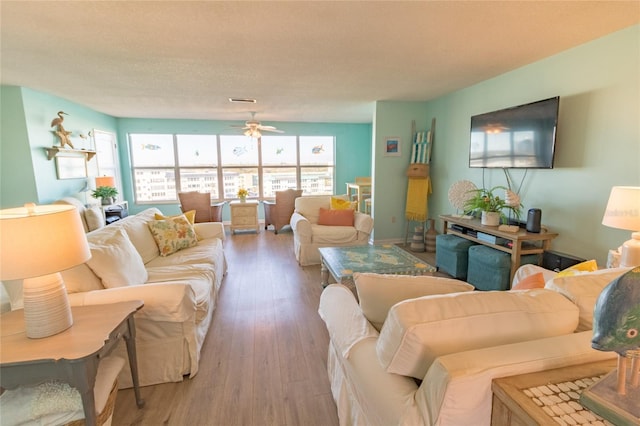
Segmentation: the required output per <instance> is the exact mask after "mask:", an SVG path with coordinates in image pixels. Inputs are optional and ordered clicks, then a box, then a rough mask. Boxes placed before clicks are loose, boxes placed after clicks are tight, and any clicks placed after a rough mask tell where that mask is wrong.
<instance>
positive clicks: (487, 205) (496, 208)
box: [464, 186, 520, 226]
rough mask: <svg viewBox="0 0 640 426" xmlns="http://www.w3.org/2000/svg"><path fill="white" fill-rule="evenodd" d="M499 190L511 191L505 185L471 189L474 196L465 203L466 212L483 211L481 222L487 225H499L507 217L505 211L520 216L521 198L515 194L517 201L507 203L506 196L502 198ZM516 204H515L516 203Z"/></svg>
mask: <svg viewBox="0 0 640 426" xmlns="http://www.w3.org/2000/svg"><path fill="white" fill-rule="evenodd" d="M498 190H503V191H505V192H506V191H510V190H509V188H506V187H504V186H495V187H493V188H491V189H486V188H481V189H474V190H472V191H469V192H470V193H471V194H472V196H471V197H470V198H469V199H468V200H467V201H466V203H465V204H464V210H465V211H466V212H481V213H482V218H481V223H482V224H483V225H487V226H498V225H499V224H500V222H501V221H503V220H504V219H506V218H507V216H506V215H505V214H504V211H505V210H506V211H509V212H512V213H513V214H514V216H515V217H516V218H520V200H519V199H518V197H517V196H516V195H515V194H514V195H513V196H515V203H514V202H512V203H509V204H508V203H507V200H506V197H505V198H504V199H503V198H500V196H499V195H496V194H495V192H496V191H498ZM514 204H515V205H514Z"/></svg>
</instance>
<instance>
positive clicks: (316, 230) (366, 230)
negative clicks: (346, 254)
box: [291, 195, 373, 266]
mask: <svg viewBox="0 0 640 426" xmlns="http://www.w3.org/2000/svg"><path fill="white" fill-rule="evenodd" d="M331 197H332V196H331V195H310V196H303V197H298V198H296V201H295V211H294V213H293V216H291V229H292V230H293V249H294V252H295V255H296V260H297V261H298V263H299V264H300V266H307V265H317V264H319V263H320V252H319V251H318V249H319V248H321V247H346V246H358V245H365V244H368V243H369V236H370V235H371V232H372V231H373V219H372V218H371V216H369V215H368V214H364V213H361V212H357V211H356V212H354V224H353V226H328V225H319V224H318V218H319V216H320V208H324V209H330V208H331Z"/></svg>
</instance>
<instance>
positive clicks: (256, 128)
mask: <svg viewBox="0 0 640 426" xmlns="http://www.w3.org/2000/svg"><path fill="white" fill-rule="evenodd" d="M255 116H256V113H255V112H251V120H249V121H246V122H245V123H244V126H243V125H232V126H231V127H233V128H236V129H242V130H244V135H245V136H249V137H251V138H259V137H262V132H274V133H284V132H283V131H282V130H278V129H276V128H275V127H273V126H264V125H263V124H262V123H260V122H259V121H256V119H255Z"/></svg>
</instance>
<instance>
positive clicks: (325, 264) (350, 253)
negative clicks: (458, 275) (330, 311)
mask: <svg viewBox="0 0 640 426" xmlns="http://www.w3.org/2000/svg"><path fill="white" fill-rule="evenodd" d="M318 250H319V251H320V258H321V262H322V269H321V271H320V274H321V278H322V286H323V287H326V286H327V285H329V274H331V277H332V278H333V279H334V280H335V281H336V282H338V283H340V284H344V285H346V286H347V287H349V288H351V289H352V290H354V293H355V288H354V283H353V274H354V273H355V272H374V273H377V274H398V275H426V274H430V273H432V272H435V271H436V268H434V267H433V266H431V265H429V264H428V263H426V262H424V261H422V260H421V259H418V258H417V257H415V256H413V255H411V254H410V253H407V252H406V251H404V250H402V249H401V248H400V247H398V246H396V245H394V244H381V245H365V246H352V247H323V248H320V249H318Z"/></svg>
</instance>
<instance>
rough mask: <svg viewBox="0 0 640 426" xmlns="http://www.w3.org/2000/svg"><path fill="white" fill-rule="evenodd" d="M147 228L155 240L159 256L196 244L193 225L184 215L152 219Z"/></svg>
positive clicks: (196, 239)
mask: <svg viewBox="0 0 640 426" xmlns="http://www.w3.org/2000/svg"><path fill="white" fill-rule="evenodd" d="M149 229H150V230H151V234H153V238H154V239H155V240H156V244H157V245H158V249H159V250H160V256H169V255H170V254H172V253H175V252H177V251H178V250H182V249H185V248H188V247H193V246H195V245H197V244H198V238H197V237H196V232H195V231H194V229H193V225H191V223H189V220H187V218H186V217H185V216H184V215H178V216H175V217H172V218H167V219H164V220H153V221H151V222H149Z"/></svg>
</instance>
